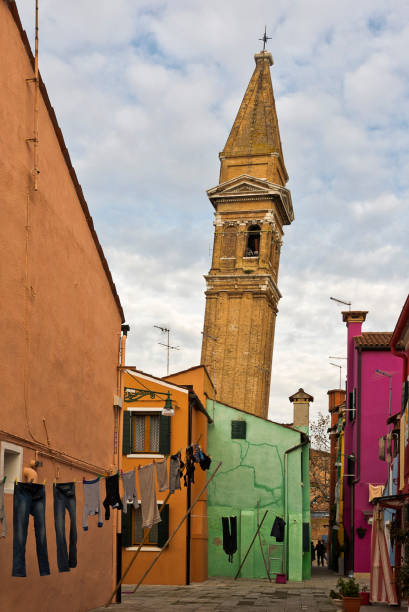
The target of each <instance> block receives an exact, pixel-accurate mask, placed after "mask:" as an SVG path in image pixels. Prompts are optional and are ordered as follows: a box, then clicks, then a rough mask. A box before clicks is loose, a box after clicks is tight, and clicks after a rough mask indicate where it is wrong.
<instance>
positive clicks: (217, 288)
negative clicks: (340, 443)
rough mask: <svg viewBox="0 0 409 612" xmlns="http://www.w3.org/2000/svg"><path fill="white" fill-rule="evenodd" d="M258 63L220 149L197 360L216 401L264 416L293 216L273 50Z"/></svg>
mask: <svg viewBox="0 0 409 612" xmlns="http://www.w3.org/2000/svg"><path fill="white" fill-rule="evenodd" d="M254 59H255V61H256V67H255V69H254V72H253V75H252V77H251V79H250V83H249V85H248V87H247V91H246V93H245V95H244V98H243V101H242V103H241V106H240V109H239V112H238V113H237V117H236V120H235V122H234V125H233V128H232V130H231V132H230V135H229V137H228V139H227V142H226V145H225V147H224V149H223V151H222V152H221V153H220V154H219V157H220V162H221V167H220V182H219V184H218V185H217V187H213V188H212V189H209V190H208V192H207V195H208V197H209V199H210V201H211V203H212V204H213V207H214V209H215V221H214V226H215V233H214V245H213V259H212V267H211V269H210V271H209V274H208V275H207V276H205V279H206V311H205V320H204V329H203V342H202V356H201V363H202V364H205V365H206V366H207V367H208V369H209V372H210V373H211V375H212V377H213V379H214V383H215V386H216V392H217V396H216V397H217V399H218V400H219V401H220V402H223V403H226V404H230V405H232V406H234V407H237V408H241V409H243V410H246V411H247V412H251V413H252V414H256V415H259V416H262V417H267V412H268V400H269V393H270V378H271V364H272V358H273V346H274V328H275V321H276V315H277V304H278V300H279V299H280V297H281V294H280V291H279V290H278V286H277V279H278V267H279V261H280V249H281V245H282V236H283V226H284V225H289V224H290V223H291V222H292V221H293V219H294V214H293V208H292V203H291V194H290V192H289V190H288V189H286V188H285V184H286V183H287V181H288V175H287V171H286V168H285V164H284V158H283V152H282V148H281V140H280V133H279V129H278V120H277V114H276V108H275V102H274V94H273V86H272V83H271V76H270V66H272V65H273V58H272V56H271V53H269V52H267V51H265V50H264V51H261V52H260V53H256V54H255V56H254Z"/></svg>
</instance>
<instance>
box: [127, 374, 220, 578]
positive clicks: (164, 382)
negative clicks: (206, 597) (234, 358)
mask: <svg viewBox="0 0 409 612" xmlns="http://www.w3.org/2000/svg"><path fill="white" fill-rule="evenodd" d="M122 382H123V393H124V405H123V406H124V410H123V435H122V450H123V456H122V470H123V472H129V471H130V470H132V469H135V470H136V472H137V478H136V481H137V491H138V495H139V497H140V489H139V478H138V468H139V467H142V466H145V465H148V464H152V463H154V462H161V461H163V459H166V460H167V471H168V473H169V457H170V456H171V455H176V454H177V453H180V455H181V459H182V461H183V462H184V463H186V461H185V456H186V449H187V448H188V447H191V446H192V445H193V444H199V445H200V447H201V448H202V449H203V451H204V452H206V447H207V423H208V422H211V416H210V415H209V414H208V412H207V411H206V409H205V408H204V406H205V403H206V398H207V397H211V396H212V392H213V387H212V383H211V381H210V378H209V376H208V373H207V371H206V368H205V367H204V366H198V367H195V368H191V369H190V370H186V371H184V372H179V373H176V374H173V375H171V376H168V377H166V379H164V378H157V377H155V376H152V375H150V374H146V373H144V372H141V371H139V370H136V369H133V368H129V367H128V368H127V369H126V370H124V372H123V376H122ZM169 408H171V410H170V412H169ZM210 470H211V468H210ZM205 481H206V471H203V470H201V468H200V466H199V464H198V463H196V464H195V472H194V482H190V481H189V479H188V478H186V485H187V486H185V479H184V478H181V480H180V487H181V488H180V489H179V490H178V489H176V490H175V492H174V493H172V494H171V495H170V497H169V498H168V499H167V497H168V491H163V492H160V491H159V489H158V485H157V481H156V480H155V486H156V499H157V504H158V509H159V511H160V515H161V522H160V523H158V524H157V525H154V527H153V528H152V530H151V532H150V535H149V538H148V540H147V541H146V535H147V532H146V530H144V529H142V517H141V509H140V508H137V509H135V508H134V507H133V506H132V504H128V507H127V512H126V513H124V514H123V522H122V568H123V571H125V569H126V568H127V567H128V565H129V562H130V560H131V559H132V557H133V556H134V553H135V551H136V550H137V548H138V546H139V545H140V544H141V542H142V541H143V540H144V538H145V543H144V545H143V546H142V548H141V551H140V553H139V554H138V556H137V558H136V560H135V562H134V564H133V565H132V568H131V570H130V571H129V573H128V575H127V577H126V582H127V583H128V584H136V583H137V582H138V581H139V579H140V578H141V577H142V575H143V574H144V572H145V570H146V569H147V567H148V566H149V565H150V563H151V562H152V560H153V558H154V557H155V556H157V554H158V552H160V551H161V550H162V549H163V547H164V544H165V543H166V541H167V539H168V538H169V536H170V535H171V534H172V533H173V532H174V530H175V529H176V527H177V525H178V524H179V522H180V521H181V520H182V519H183V517H184V516H185V514H186V511H187V509H188V507H189V506H190V504H191V502H192V501H193V500H194V499H195V498H196V496H197V494H198V493H199V492H200V490H201V488H202V487H203V485H204V483H205ZM206 500H207V497H206V491H205V492H204V493H203V495H202V496H201V498H200V500H199V502H198V503H197V505H196V506H195V508H194V510H193V512H192V514H191V516H190V517H187V518H186V519H185V520H184V522H183V524H182V526H181V528H180V529H179V530H178V532H177V534H176V535H175V537H174V538H173V539H172V541H171V542H170V544H169V546H167V547H166V548H165V549H164V550H163V552H162V554H161V556H160V558H159V559H158V562H157V563H156V564H155V565H154V566H153V568H152V570H151V571H150V572H149V574H148V575H147V577H146V578H145V580H144V583H145V584H189V583H190V582H201V581H203V580H206V579H207V511H206V508H207V505H206ZM165 502H166V503H165ZM164 503H165V505H164Z"/></svg>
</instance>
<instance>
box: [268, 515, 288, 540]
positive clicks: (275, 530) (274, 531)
mask: <svg viewBox="0 0 409 612" xmlns="http://www.w3.org/2000/svg"><path fill="white" fill-rule="evenodd" d="M284 528H285V521H284V519H282V518H281V516H276V517H275V520H274V523H273V526H272V528H271V533H270V535H271V536H273V537H275V539H276V541H277V542H284Z"/></svg>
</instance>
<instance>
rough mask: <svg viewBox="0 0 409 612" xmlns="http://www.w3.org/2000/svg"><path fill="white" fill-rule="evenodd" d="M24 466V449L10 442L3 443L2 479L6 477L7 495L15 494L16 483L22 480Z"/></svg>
mask: <svg viewBox="0 0 409 612" xmlns="http://www.w3.org/2000/svg"><path fill="white" fill-rule="evenodd" d="M22 464H23V447H22V446H16V445H15V444H11V443H9V442H2V443H1V455H0V477H1V478H3V477H4V476H6V483H5V486H4V492H5V493H13V491H14V481H15V479H16V478H17V480H21V475H22Z"/></svg>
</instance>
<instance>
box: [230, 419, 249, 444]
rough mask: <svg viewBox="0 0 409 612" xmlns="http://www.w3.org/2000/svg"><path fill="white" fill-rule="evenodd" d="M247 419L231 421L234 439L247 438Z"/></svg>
mask: <svg viewBox="0 0 409 612" xmlns="http://www.w3.org/2000/svg"><path fill="white" fill-rule="evenodd" d="M246 425H247V423H246V421H232V422H231V437H232V439H233V440H234V439H236V440H237V439H239V440H245V439H246Z"/></svg>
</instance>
